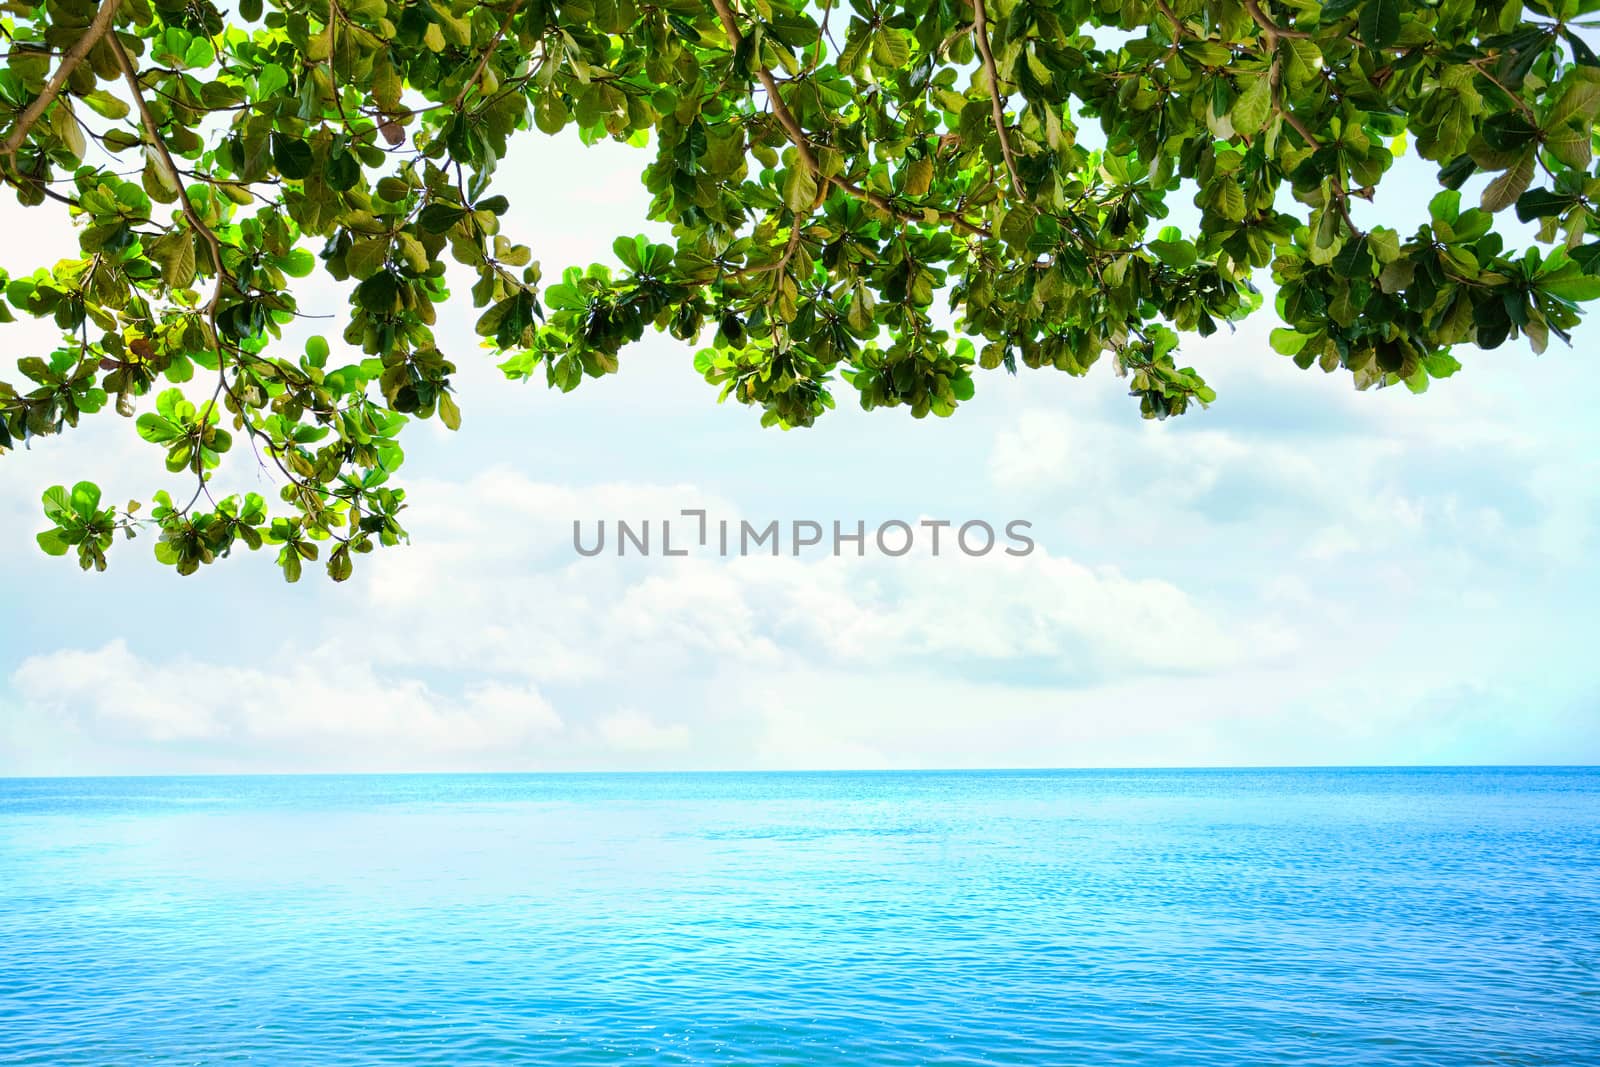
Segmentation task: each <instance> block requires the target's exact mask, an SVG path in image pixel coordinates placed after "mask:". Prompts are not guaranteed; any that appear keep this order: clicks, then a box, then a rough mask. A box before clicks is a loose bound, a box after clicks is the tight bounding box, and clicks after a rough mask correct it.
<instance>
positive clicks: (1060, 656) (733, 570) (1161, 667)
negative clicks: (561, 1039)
mask: <svg viewBox="0 0 1600 1067" xmlns="http://www.w3.org/2000/svg"><path fill="white" fill-rule="evenodd" d="M645 161H646V157H645V156H644V155H643V154H642V153H638V152H635V151H631V150H628V149H625V148H621V147H618V146H609V145H606V146H598V147H596V148H593V149H587V150H585V149H582V148H581V147H579V146H577V145H576V144H574V143H571V142H568V141H551V140H547V139H536V140H534V141H532V142H530V143H528V144H526V145H525V146H523V148H522V150H521V155H520V156H518V157H516V158H514V159H513V160H512V161H511V162H510V163H509V165H508V166H507V167H506V169H505V170H504V171H503V176H502V179H501V183H500V185H501V188H503V190H504V191H505V192H507V193H508V195H511V197H512V200H513V204H514V209H513V214H512V216H511V217H510V218H509V219H508V221H507V230H508V232H509V233H511V234H513V235H514V236H516V237H517V239H519V240H522V241H524V242H525V243H528V244H530V245H532V246H533V248H534V250H535V255H536V256H537V257H538V258H539V259H540V260H541V261H542V262H543V264H544V266H545V275H546V277H553V276H555V275H556V274H557V273H559V269H560V268H561V267H562V266H565V265H570V264H574V263H578V264H581V263H587V262H590V261H593V260H597V259H599V260H608V259H609V258H610V253H609V248H610V243H611V239H612V237H614V236H615V235H616V234H617V233H618V232H634V231H637V230H639V229H642V228H643V227H641V226H640V224H639V222H638V221H636V220H642V219H643V217H644V204H645V196H644V195H643V193H642V190H640V189H639V187H638V183H637V179H636V175H637V172H638V170H639V169H640V168H642V166H643V165H644V163H645ZM573 174H581V175H582V177H581V179H580V180H578V181H577V182H573V181H571V176H572V175H573ZM1386 195H1387V196H1389V197H1390V199H1388V200H1386V201H1384V203H1383V204H1382V205H1380V206H1379V207H1378V208H1368V209H1367V210H1368V211H1369V212H1371V214H1369V216H1368V217H1369V218H1378V217H1384V218H1385V219H1386V220H1387V221H1392V222H1398V223H1401V224H1403V226H1404V229H1405V232H1409V231H1410V229H1411V228H1412V227H1413V226H1414V225H1415V221H1416V216H1415V214H1413V213H1414V212H1415V211H1417V210H1420V207H1421V205H1422V203H1424V202H1425V200H1426V196H1427V189H1426V186H1425V185H1424V184H1422V183H1420V182H1416V181H1409V184H1408V180H1402V181H1401V182H1399V183H1397V187H1396V188H1394V189H1393V190H1392V191H1388V192H1386ZM1363 207H1365V205H1363ZM1386 211H1387V212H1388V214H1387V215H1385V212H1386ZM0 220H3V222H4V225H5V232H6V233H8V234H9V235H11V239H10V240H8V241H7V242H6V243H5V244H4V245H3V246H0V265H4V266H5V267H6V268H7V269H9V270H11V271H12V273H13V274H15V273H18V272H22V271H27V270H31V269H32V268H33V267H34V266H36V265H38V264H39V263H41V262H48V261H49V260H50V259H53V258H54V257H56V256H61V255H66V254H68V253H70V252H71V250H72V248H73V247H74V245H73V243H72V240H71V235H70V234H69V233H67V232H65V231H64V230H63V229H62V224H61V221H60V220H59V219H58V218H53V217H51V216H50V215H49V214H48V211H47V210H46V209H36V210H29V211H23V210H21V209H19V208H17V207H16V206H15V205H14V204H8V205H6V206H4V207H0ZM458 288H464V287H458ZM338 300H339V294H338V292H337V291H336V290H335V289H333V288H332V287H328V286H321V287H318V288H316V289H314V290H312V291H308V293H307V295H306V297H305V299H304V301H303V303H304V305H305V306H306V307H308V308H314V307H316V306H319V305H320V306H321V307H324V308H327V309H330V310H331V309H333V308H335V307H337V303H338ZM475 317H476V315H475V312H473V311H472V310H471V309H470V308H469V307H465V306H463V307H461V308H459V310H458V311H457V312H456V313H454V314H450V313H448V312H447V313H446V314H445V315H443V316H441V322H440V326H439V332H440V335H441V347H442V348H444V349H445V350H446V351H447V352H448V353H450V354H452V355H453V357H454V358H455V359H456V361H457V363H458V364H459V365H460V366H461V367H462V373H461V375H460V378H459V381H458V384H459V387H460V393H461V406H462V408H463V411H464V423H463V426H462V429H461V431H460V433H458V434H454V435H452V434H449V433H447V432H446V431H444V430H443V429H442V428H437V427H434V426H420V427H415V428H413V430H412V431H411V433H410V434H409V436H410V438H411V440H410V442H409V445H408V456H409V461H408V464H407V471H406V478H405V484H406V485H407V486H408V489H409V490H410V493H411V496H410V500H411V504H412V507H411V510H410V511H409V512H408V513H407V516H408V519H409V522H408V525H409V528H410V529H411V531H412V535H413V543H412V545H411V546H410V547H405V548H399V549H393V550H386V551H381V552H379V553H377V554H375V555H374V556H373V557H369V558H368V559H367V560H365V561H363V565H362V566H360V567H359V569H358V571H357V575H356V577H355V579H353V580H352V581H351V582H350V583H349V584H347V585H345V586H342V587H336V586H333V585H332V584H331V583H329V582H327V581H325V580H323V579H321V577H320V574H319V575H317V576H316V577H313V576H312V575H310V574H308V577H307V579H306V580H304V581H302V583H301V584H300V585H298V586H287V585H285V584H284V583H283V582H282V581H281V579H280V578H279V577H278V574H277V571H276V569H275V568H274V567H273V566H272V561H271V557H270V556H268V555H266V554H258V555H254V556H249V555H246V556H244V557H242V558H235V559H233V560H229V561H226V562H225V563H224V564H222V565H220V566H217V567H214V568H209V569H207V570H205V571H203V572H202V573H201V574H199V575H197V576H195V577H193V578H189V579H179V578H178V577H177V576H176V575H174V574H173V573H172V572H171V571H170V570H167V569H164V568H162V567H160V566H159V565H157V564H156V563H155V561H154V559H153V558H152V557H151V556H150V554H149V552H150V550H149V543H148V541H139V542H134V543H133V544H132V545H125V546H124V545H119V546H118V550H117V552H116V553H115V555H114V556H113V559H112V567H111V570H110V571H109V572H108V573H106V574H103V575H84V574H80V573H79V572H78V570H77V568H76V566H75V565H74V564H73V563H71V562H70V561H67V560H55V559H49V558H47V557H44V556H43V555H41V554H39V553H38V552H37V551H36V549H35V547H34V544H33V534H34V533H35V532H36V531H37V530H38V529H40V528H41V527H42V525H43V523H42V520H41V517H40V514H39V509H38V503H37V502H38V496H39V493H40V491H41V490H42V489H43V488H44V487H46V486H48V485H50V484H53V483H57V482H66V483H70V482H72V481H74V480H77V479H79V478H91V479H93V480H96V481H98V482H100V483H101V484H102V485H103V486H104V487H105V489H106V491H107V493H108V495H109V496H110V497H112V498H126V497H130V496H137V497H141V498H145V499H148V497H149V494H150V493H151V492H153V491H154V490H155V489H156V488H159V487H160V486H161V485H162V484H163V482H162V477H163V475H162V471H161V464H160V461H159V452H157V451H156V450H155V449H154V447H153V446H150V445H148V444H145V443H144V442H141V441H140V440H139V439H138V438H137V437H136V435H135V434H134V432H133V427H132V424H131V423H130V422H128V421H125V420H121V419H118V418H117V417H116V416H115V415H112V414H109V413H108V414H106V415H105V416H102V417H100V418H98V419H96V420H93V422H92V423H91V424H87V425H86V427H85V429H83V430H82V431H80V432H77V433H74V434H71V435H69V436H68V437H65V438H63V439H59V440H49V441H42V442H39V443H38V444H36V445H35V447H34V448H33V449H32V450H31V451H28V452H19V453H14V454H10V455H7V456H5V457H4V458H3V459H0V545H3V546H4V551H3V552H0V581H3V582H4V587H5V589H6V590H7V593H8V596H7V598H6V601H7V603H6V606H5V608H3V609H0V774H58V773H168V772H211V771H219V772H232V771H385V770H559V769H679V768H683V769H688V768H812V767H896V768H898V767H952V766H1171V765H1217V764H1327V763H1453V762H1488V763H1496V762H1589V763H1595V762H1600V683H1597V681H1596V673H1595V671H1594V669H1593V667H1592V656H1593V654H1592V652H1591V649H1590V646H1591V645H1592V642H1593V633H1592V631H1593V630H1594V629H1595V627H1594V625H1593V616H1594V603H1595V599H1596V595H1597V594H1600V565H1597V564H1596V562H1595V558H1594V550H1595V548H1596V541H1597V538H1596V529H1597V521H1600V488H1597V486H1600V477H1597V475H1600V458H1597V457H1600V449H1597V447H1596V446H1597V445H1600V429H1597V428H1596V425H1597V424H1596V421H1595V420H1594V419H1593V417H1592V414H1591V412H1590V410H1589V409H1590V406H1591V401H1590V400H1589V397H1588V390H1587V388H1586V383H1587V381H1588V379H1589V377H1590V375H1591V373H1592V370H1593V351H1592V340H1591V338H1592V337H1593V329H1592V328H1591V327H1590V326H1585V327H1584V328H1582V329H1581V330H1580V331H1579V334H1578V343H1577V345H1576V347H1575V348H1573V349H1567V348H1564V347H1561V346H1559V345H1558V346H1556V347H1553V348H1552V349H1551V350H1550V351H1549V352H1548V353H1546V354H1545V355H1544V356H1542V357H1535V356H1533V355H1532V354H1531V353H1530V352H1529V351H1527V350H1526V349H1525V348H1523V347H1520V346H1519V347H1517V348H1509V347H1508V348H1505V349H1502V350H1500V351H1496V352H1487V353H1480V352H1477V351H1476V350H1473V349H1462V350H1460V351H1459V352H1458V355H1459V356H1460V357H1461V359H1462V360H1463V362H1464V363H1465V364H1466V367H1465V370H1464V371H1463V372H1462V373H1461V374H1460V375H1458V376H1457V377H1456V378H1455V379H1453V380H1450V381H1447V382H1443V383H1436V385H1435V386H1434V388H1433V390H1432V391H1430V393H1429V394H1427V395H1426V396H1423V397H1414V396H1412V395H1410V394H1409V393H1406V392H1404V391H1403V390H1388V391H1383V392H1379V393H1369V394H1358V393H1356V392H1354V391H1353V390H1352V389H1351V387H1350V385H1349V383H1348V378H1347V377H1345V376H1324V375H1323V374H1321V373H1320V372H1317V371H1311V372H1306V371H1301V370H1299V369H1297V368H1296V367H1294V365H1293V364H1292V363H1290V362H1289V361H1288V360H1287V359H1284V358H1283V357H1280V356H1277V355H1275V354H1273V353H1272V352H1271V351H1270V349H1269V348H1268V347H1267V344H1266V334H1267V332H1268V331H1269V330H1270V329H1271V328H1272V326H1273V325H1274V324H1275V322H1274V320H1273V317H1272V315H1271V313H1270V310H1268V311H1264V312H1263V313H1262V314H1260V315H1258V316H1256V317H1255V318H1253V319H1252V320H1250V321H1248V322H1247V323H1244V324H1242V325H1241V327H1240V329H1239V330H1238V331H1237V332H1236V333H1233V334H1231V335H1229V334H1226V333H1225V334H1223V335H1220V336H1216V337H1212V338H1210V339H1207V340H1204V341H1202V340H1200V339H1197V338H1192V337H1191V338H1187V339H1186V341H1185V351H1186V353H1187V355H1188V357H1189V360H1190V361H1191V362H1192V363H1193V364H1194V365H1195V366H1196V367H1197V368H1199V369H1200V370H1201V371H1202V372H1203V373H1204V374H1205V375H1206V377H1207V379H1208V380H1209V381H1210V382H1211V383H1212V384H1213V385H1214V386H1215V387H1216V388H1217V390H1218V393H1219V399H1218V402H1217V403H1216V404H1215V405H1214V406H1213V407H1212V408H1211V409H1210V410H1209V411H1204V412H1197V413H1194V414H1192V415H1189V416H1186V417H1184V418H1182V419H1177V420H1173V421H1170V422H1168V423H1163V424H1154V423H1146V422H1143V421H1141V420H1140V419H1139V418H1138V413H1137V407H1136V403H1135V401H1133V400H1132V399H1130V398H1128V397H1127V396H1126V395H1125V387H1124V385H1123V383H1122V382H1120V381H1119V380H1118V379H1116V378H1115V377H1114V376H1113V375H1112V374H1111V373H1110V369H1109V367H1102V368H1099V369H1097V372H1096V373H1095V374H1094V375H1093V376H1092V377H1091V378H1089V379H1088V380H1074V379H1070V378H1067V377H1066V376H1064V375H1060V374H1058V373H1055V372H1051V371H1035V372H1027V371H1024V372H1023V373H1022V374H1021V375H1019V376H1018V377H1016V378H1014V379H1013V378H1008V377H1007V376H1005V375H1004V374H1003V372H994V373H988V374H985V375H983V376H981V377H980V380H979V393H978V396H977V398H976V399H975V400H974V401H972V402H971V403H969V404H967V405H966V406H964V407H963V409H962V410H961V411H960V412H958V414H957V415H956V417H954V418H952V419H949V420H935V419H929V420H926V421H924V422H916V421H913V420H912V419H911V418H910V417H909V415H907V414H905V413H904V412H902V411H880V412H875V413H871V414H866V413H862V412H860V411H859V410H856V409H855V407H854V402H853V396H852V394H851V391H850V390H848V389H845V390H843V391H842V392H841V393H840V399H841V401H842V403H841V404H840V410H838V411H837V412H835V413H834V414H832V415H831V416H829V417H828V418H827V419H825V420H824V421H823V422H821V423H819V425H818V426H817V427H816V428H815V429H814V430H811V431H797V432H792V433H787V434H783V433H779V432H777V431H771V430H762V429H760V428H759V426H758V425H757V422H756V418H755V416H754V415H753V414H752V413H751V411H749V410H748V409H744V408H740V407H737V406H734V405H731V404H730V405H723V406H718V405H717V404H716V403H715V402H714V401H715V392H714V390H713V389H712V387H710V386H708V385H706V384H705V383H704V382H702V381H701V380H700V379H699V378H698V377H697V376H696V375H695V373H694V371H693V369H692V366H691V360H692V354H693V353H692V349H691V348H689V347H687V346H683V345H681V344H679V343H678V342H676V341H673V340H672V339H670V338H666V337H649V338H647V339H646V340H645V341H644V342H643V343H641V344H640V345H638V346H636V347H634V348H632V349H629V350H627V351H626V352H625V353H624V355H623V361H622V363H623V366H622V373H621V374H620V375H617V376H615V377H612V378H609V379H606V380H602V381H589V382H585V384H584V385H583V386H582V387H581V388H580V389H579V390H578V392H576V393H574V394H571V395H567V396H561V395H559V394H552V393H549V392H547V391H546V390H545V389H544V387H543V386H542V385H520V384H513V383H507V382H505V381H503V380H502V379H501V378H500V376H499V372H498V371H496V370H495V369H494V367H493V361H492V359H491V358H489V357H488V356H487V354H486V353H482V352H479V351H478V350H477V346H476V339H475V338H474V337H473V335H472V329H471V327H472V322H473V320H474V318H475ZM4 330H5V331H6V332H5V336H6V337H7V340H8V342H9V343H8V353H11V354H12V355H17V354H23V352H24V350H26V349H28V347H29V346H41V347H42V346H49V345H50V344H51V343H52V338H51V336H50V332H49V331H48V330H45V329H41V328H40V327H38V326H36V325H35V324H31V323H19V324H15V325H10V326H6V327H4ZM329 332H330V333H334V332H336V331H329ZM8 358H10V357H9V356H8ZM223 484H224V485H226V486H227V487H229V488H231V489H235V490H242V489H258V490H260V489H268V490H270V485H271V479H270V478H268V476H267V475H266V474H265V473H264V472H258V471H257V470H255V469H254V468H253V467H252V466H251V465H250V464H249V463H248V462H246V463H238V464H235V465H234V466H233V467H232V468H229V469H228V471H227V474H226V475H225V476H224V481H223ZM686 507H706V508H708V509H710V510H711V511H712V513H713V515H714V516H716V517H726V518H739V517H744V518H749V519H751V520H753V521H756V522H758V523H765V522H766V521H767V520H770V519H781V520H789V519H795V518H801V519H817V520H821V521H824V522H831V521H832V520H834V519H837V520H840V521H842V522H845V523H846V524H853V523H854V522H855V521H856V520H858V519H860V520H865V521H867V522H868V523H869V524H871V523H875V522H877V521H880V520H882V519H887V518H901V519H905V520H908V521H914V520H916V519H918V518H920V517H935V518H950V519H957V520H961V519H968V518H984V519H988V520H990V521H993V522H996V523H997V524H998V523H1002V522H1004V521H1006V520H1009V519H1012V518H1024V519H1027V520H1029V521H1031V522H1032V524H1033V533H1034V535H1035V537H1036V538H1037V540H1038V542H1039V546H1040V549H1039V551H1037V552H1036V553H1034V554H1033V555H1032V556H1029V557H1027V558H1026V559H1020V560H1019V559H1007V558H1003V557H997V556H989V557H984V558H981V559H975V560H966V559H963V558H961V557H959V556H955V557H950V556H941V557H940V558H938V559H932V558H928V557H927V556H925V555H922V554H918V553H913V554H912V555H911V556H907V557H905V558H904V559H899V560H886V559H881V558H879V559H867V560H864V561H857V560H853V559H844V560H834V559H829V558H822V557H819V556H815V555H811V556H806V557H802V558H801V559H793V558H782V559H778V560H772V559H760V558H747V559H729V560H721V559H716V558H711V557H707V556H704V555H701V556H695V557H691V558H689V559H663V558H660V557H652V558H650V559H647V560H637V559H634V560H620V561H619V560H617V559H615V558H596V559H581V558H577V557H576V556H575V554H574V553H573V552H572V549H571V540H570V539H571V523H572V521H573V520H574V519H581V520H583V521H584V522H586V523H590V524H592V523H593V522H594V521H595V520H597V519H600V518H607V519H613V520H614V519H616V518H626V519H635V520H637V519H647V518H648V519H657V520H659V519H660V518H663V517H666V516H671V515H674V514H676V513H677V511H678V510H679V509H681V508H686Z"/></svg>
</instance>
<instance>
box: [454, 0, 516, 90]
mask: <svg viewBox="0 0 1600 1067" xmlns="http://www.w3.org/2000/svg"><path fill="white" fill-rule="evenodd" d="M521 8H522V0H514V2H513V3H512V5H511V7H510V8H509V9H508V10H507V11H506V20H505V21H504V22H502V23H501V24H500V28H499V29H498V30H496V31H495V34H494V39H493V40H491V41H490V42H489V47H488V48H485V49H484V50H483V55H482V56H480V57H479V58H478V66H477V68H476V69H474V70H473V72H472V77H470V78H468V79H467V83H466V84H465V85H463V86H462V87H461V91H460V92H459V93H457V94H456V95H455V99H453V100H451V101H450V110H452V111H454V110H455V109H456V108H459V107H460V106H461V105H462V103H463V102H464V101H465V100H466V99H467V94H468V93H470V92H471V91H472V87H473V86H474V85H477V84H478V79H480V78H482V77H483V72H484V70H485V69H486V68H487V67H488V66H489V57H490V56H492V55H494V50H495V49H496V48H499V47H500V42H501V40H502V39H504V37H505V35H506V31H507V30H509V29H510V28H511V20H512V19H514V18H516V17H517V12H518V11H519V10H520V9H521Z"/></svg>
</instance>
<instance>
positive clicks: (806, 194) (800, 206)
mask: <svg viewBox="0 0 1600 1067" xmlns="http://www.w3.org/2000/svg"><path fill="white" fill-rule="evenodd" d="M816 199H817V179H816V177H815V176H814V175H813V174H812V173H811V171H810V170H809V169H808V168H807V167H806V166H805V164H803V163H799V162H797V163H796V164H795V165H794V166H792V167H790V168H789V173H788V177H787V178H785V180H784V183H783V202H784V203H785V204H787V205H788V207H789V210H790V211H793V212H794V213H795V214H796V215H803V214H806V213H807V212H809V211H810V210H811V205H812V204H814V203H816Z"/></svg>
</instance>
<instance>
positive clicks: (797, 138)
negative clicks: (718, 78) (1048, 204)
mask: <svg viewBox="0 0 1600 1067" xmlns="http://www.w3.org/2000/svg"><path fill="white" fill-rule="evenodd" d="M711 6H712V7H713V8H714V9H715V10H716V12H717V17H718V19H720V20H721V22H722V29H723V32H724V33H726V34H727V36H728V42H729V43H730V44H732V45H733V47H734V49H735V50H737V49H738V47H739V45H740V44H742V43H743V42H744V34H742V33H740V32H739V24H738V23H737V22H735V21H734V17H733V9H732V8H730V7H729V6H728V0H711ZM756 77H758V78H759V79H761V84H762V85H763V86H765V87H766V90H767V99H768V102H769V104H770V105H771V107H772V114H773V117H774V118H776V119H777V120H778V125H780V126H782V127H783V132H784V134H785V136H787V137H788V138H789V141H790V143H791V144H793V145H794V148H795V151H796V152H797V153H798V154H799V156H800V163H801V165H802V166H804V167H805V168H806V169H807V170H809V171H810V172H811V174H812V176H813V177H814V178H816V179H817V181H818V182H819V183H827V184H828V185H832V186H833V187H834V188H836V189H838V190H840V191H841V192H844V193H847V194H849V195H850V196H853V197H855V198H856V199H857V200H860V201H862V202H863V203H867V204H871V205H872V206H873V207H875V208H877V209H878V210H879V211H882V212H884V213H885V214H887V215H891V216H893V217H895V218H898V219H901V220H903V221H905V222H922V221H925V220H924V218H923V213H922V212H920V211H905V210H902V209H900V208H897V207H895V206H894V204H892V203H890V202H889V198H888V197H886V196H883V195H882V194H881V193H874V192H872V191H871V190H870V189H863V188H861V186H859V185H856V184H855V183H854V182H852V181H850V180H849V179H847V178H841V177H838V176H837V175H832V174H823V173H822V168H821V167H820V166H819V165H818V164H817V156H816V153H815V152H813V151H812V150H811V142H810V140H808V139H807V137H806V131H805V130H804V129H803V128H801V126H800V123H799V122H797V121H796V120H795V117H794V113H793V112H792V111H790V110H789V105H788V104H786V103H784V102H783V97H782V95H780V94H779V92H778V80H777V79H776V78H774V77H773V76H772V71H770V70H768V69H767V68H766V67H765V66H757V67H756ZM935 211H936V213H937V214H938V216H939V219H940V221H942V222H944V223H945V224H946V225H948V226H951V227H953V228H955V229H956V230H958V231H959V232H961V233H966V234H971V235H974V236H978V237H991V236H993V235H992V234H991V233H990V232H989V228H988V227H987V226H981V225H979V224H977V223H975V222H969V221H967V220H966V219H964V218H962V217H961V216H960V215H958V214H956V213H955V212H953V211H946V210H943V209H937V208H936V209H935Z"/></svg>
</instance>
